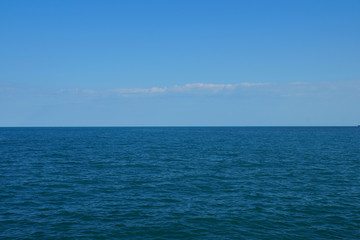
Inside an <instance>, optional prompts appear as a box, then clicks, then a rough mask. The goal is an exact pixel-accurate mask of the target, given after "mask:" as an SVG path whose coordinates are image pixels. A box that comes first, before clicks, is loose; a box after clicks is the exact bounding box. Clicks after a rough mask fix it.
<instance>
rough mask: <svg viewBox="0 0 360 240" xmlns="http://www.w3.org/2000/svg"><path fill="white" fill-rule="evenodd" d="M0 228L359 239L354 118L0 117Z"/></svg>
mask: <svg viewBox="0 0 360 240" xmlns="http://www.w3.org/2000/svg"><path fill="white" fill-rule="evenodd" d="M0 239H360V128H356V127H316V128H315V127H314V128H312V127H298V128H296V127H281V128H277V127H269V128H267V127H263V128H257V127H250V128H241V127H239V128H232V127H223V128H221V127H220V128H217V127H209V128H207V127H199V128H198V127H179V128H161V127H159V128H150V127H149V128H0Z"/></svg>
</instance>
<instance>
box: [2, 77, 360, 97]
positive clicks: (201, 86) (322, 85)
mask: <svg viewBox="0 0 360 240" xmlns="http://www.w3.org/2000/svg"><path fill="white" fill-rule="evenodd" d="M26 89H27V90H26ZM339 92H347V93H355V94H357V95H358V94H360V81H336V82H305V81H304V82H288V83H268V82H267V83H262V82H258V83H250V82H240V83H232V84H216V83H188V84H184V85H173V86H163V87H157V86H154V87H150V88H114V89H107V90H96V89H88V88H84V89H81V88H71V89H59V90H49V91H46V90H41V91H40V90H37V89H30V88H24V87H21V86H14V85H11V84H8V83H2V84H1V83H0V95H2V96H5V95H9V94H11V95H17V94H25V93H27V94H31V93H36V94H38V95H39V94H40V95H61V96H79V97H81V96H87V97H95V98H96V97H116V96H119V97H131V96H161V95H167V96H171V95H184V94H185V95H188V94H190V95H204V94H205V95H207V94H210V95H214V94H217V95H221V94H225V95H236V94H238V95H240V94H241V95H244V94H251V95H259V96H260V95H262V96H263V95H273V96H283V97H291V96H293V97H300V96H307V95H316V94H318V95H320V94H321V95H326V94H333V95H334V94H338V93H339Z"/></svg>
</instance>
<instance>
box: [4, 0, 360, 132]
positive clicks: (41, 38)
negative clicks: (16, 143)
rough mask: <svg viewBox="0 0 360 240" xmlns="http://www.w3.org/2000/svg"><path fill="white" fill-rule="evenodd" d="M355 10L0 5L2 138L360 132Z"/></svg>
mask: <svg viewBox="0 0 360 240" xmlns="http://www.w3.org/2000/svg"><path fill="white" fill-rule="evenodd" d="M359 13H360V1H358V0H346V1H332V0H324V1H320V0H318V1H306V0H301V1H300V0H299V1H276V0H274V1H258V0H248V1H241V0H237V1H228V0H221V1H220V0H219V1H212V0H204V1H201V0H198V1H197V0H192V1H186V0H182V1H180V0H178V1H176V0H174V1H170V0H167V1H156V0H153V1H136V0H131V1H130V0H129V1H120V0H117V1H110V0H105V1H90V0H84V1H77V0H71V1H70V0H68V1H66V0H61V1H60V0H59V1H51V0H46V1H36V0H34V1H27V0H26V1H20V0H4V1H1V2H0V29H1V31H0V32H1V37H0V126H209V125H210V126H257V125H262V126H267V125H269V126H278V125H305V126H307V125H357V124H360V110H359V109H360V107H359V104H360V14H359Z"/></svg>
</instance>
